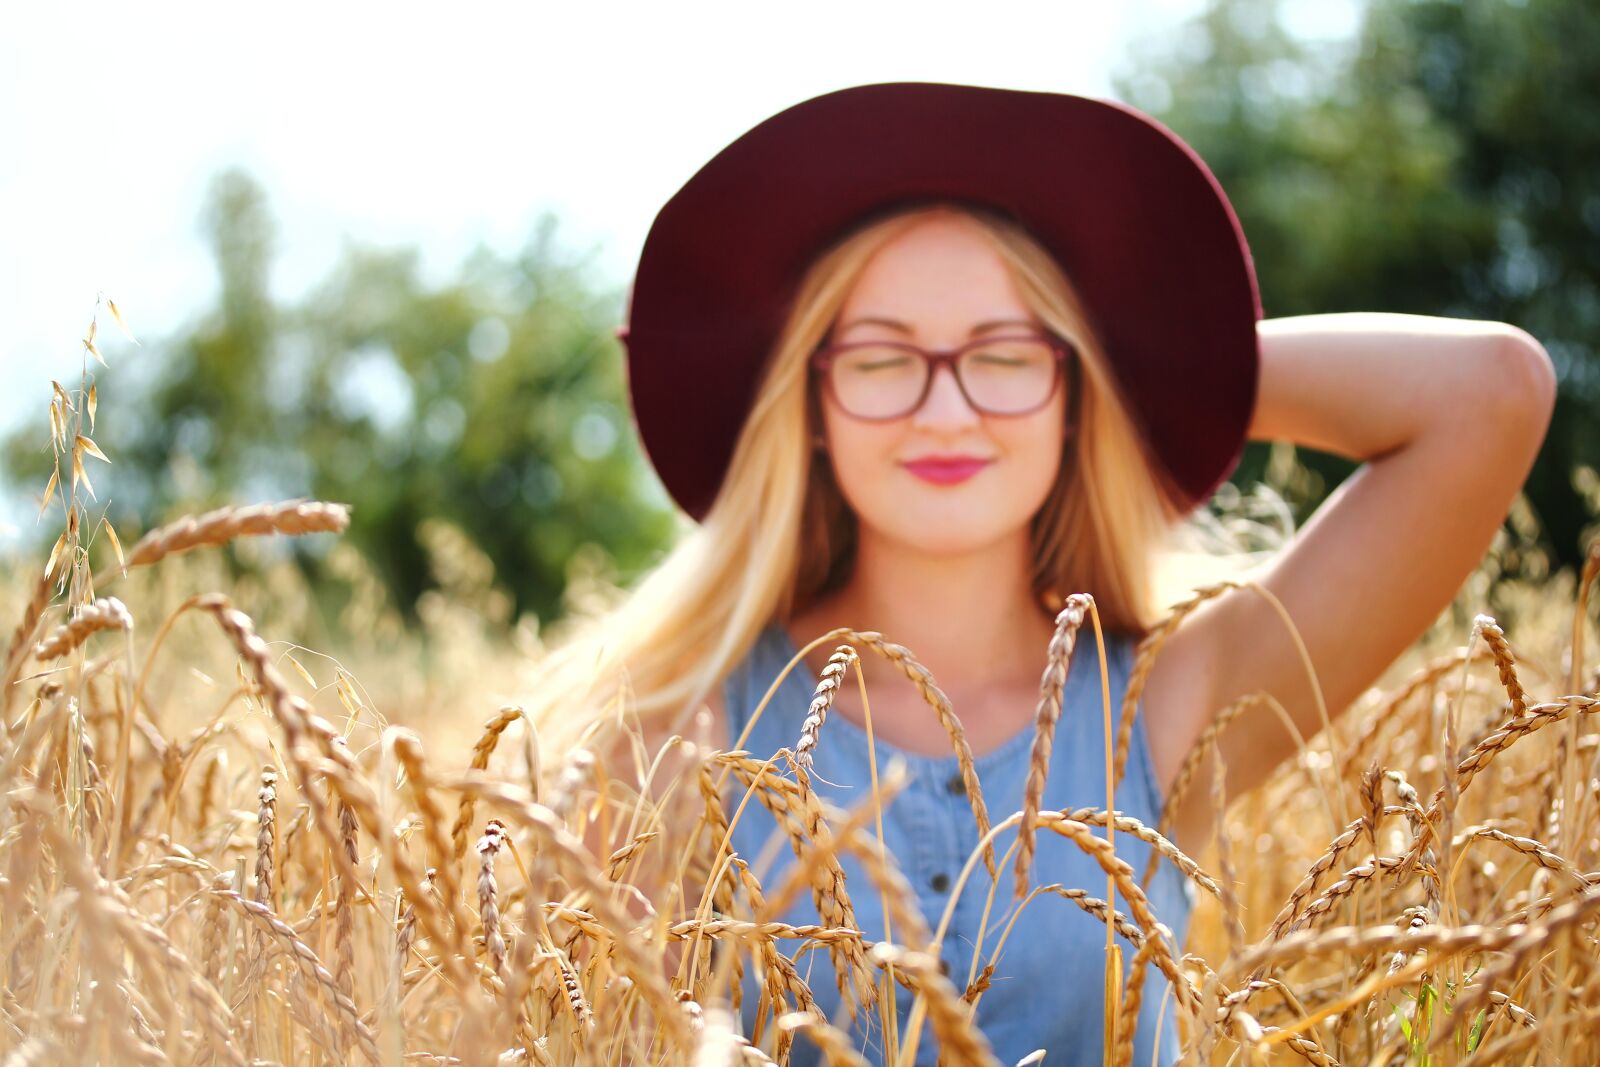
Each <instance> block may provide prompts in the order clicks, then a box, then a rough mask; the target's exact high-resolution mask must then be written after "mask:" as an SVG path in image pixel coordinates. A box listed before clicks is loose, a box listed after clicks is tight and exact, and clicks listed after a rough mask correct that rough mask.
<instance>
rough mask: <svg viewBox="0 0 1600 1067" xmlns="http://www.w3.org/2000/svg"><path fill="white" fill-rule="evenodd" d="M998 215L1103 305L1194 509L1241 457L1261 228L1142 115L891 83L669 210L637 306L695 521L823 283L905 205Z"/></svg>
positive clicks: (650, 418)
mask: <svg viewBox="0 0 1600 1067" xmlns="http://www.w3.org/2000/svg"><path fill="white" fill-rule="evenodd" d="M933 199H941V200H953V201H957V202H962V201H965V202H976V203H979V204H982V205H985V206H988V207H990V208H996V209H999V210H1000V211H1001V212H1002V213H1005V214H1008V215H1010V216H1011V217H1013V218H1014V219H1016V220H1017V221H1018V222H1020V223H1021V224H1022V225H1023V226H1024V227H1025V228H1026V229H1027V230H1028V231H1029V232H1030V233H1031V234H1033V236H1034V237H1035V238H1036V239H1037V240H1038V241H1039V242H1040V243H1041V244H1042V245H1043V246H1044V247H1045V248H1046V249H1048V250H1049V251H1050V252H1051V253H1052V255H1054V256H1055V258H1056V260H1057V261H1058V262H1059V263H1060V264H1061V266H1062V268H1063V269H1064V270H1065V272H1066V274H1067V276H1068V278H1069V279H1071V281H1072V282H1073V284H1074V285H1075V286H1076V288H1077V290H1078V292H1079V295H1080V296H1081V297H1082V298H1083V301H1084V303H1085V304H1086V305H1087V308H1088V311H1089V314H1090V317H1091V319H1092V321H1093V325H1094V328H1095V330H1096V333H1097V335H1098V336H1099V338H1100V340H1101V342H1102V344H1103V345H1104V347H1105V349H1106V352H1107V354H1108V357H1109V359H1110V361H1111V364H1112V367H1113V369H1114V370H1115V372H1116V374H1117V377H1118V378H1119V380H1120V382H1121V385H1122V387H1123V390H1124V393H1125V395H1126V396H1127V397H1128V398H1129V400H1130V402H1131V404H1132V406H1133V407H1134V409H1135V410H1134V415H1135V417H1136V418H1137V419H1138V421H1139V423H1140V426H1141V428H1142V430H1143V432H1144V434H1145V436H1146V438H1147V439H1148V440H1149V441H1150V442H1151V444H1152V445H1153V447H1154V452H1155V455H1156V458H1157V459H1158V460H1159V461H1160V462H1161V463H1162V464H1163V465H1164V466H1165V467H1166V468H1167V470H1168V471H1169V472H1170V473H1171V475H1172V478H1173V480H1174V482H1175V483H1176V484H1177V486H1178V487H1179V488H1180V489H1181V491H1182V492H1184V493H1185V494H1186V496H1187V500H1186V501H1185V503H1186V504H1187V507H1188V508H1189V510H1193V509H1194V508H1195V507H1198V506H1199V505H1200V504H1201V503H1203V502H1204V501H1205V500H1206V499H1207V498H1208V497H1209V496H1210V495H1211V493H1212V492H1213V491H1214V490H1215V489H1216V488H1217V487H1218V486H1219V485H1221V484H1222V482H1223V481H1224V480H1225V479H1226V478H1227V477H1228V475H1229V474H1230V473H1232V471H1233V469H1234V467H1235V466H1236V465H1237V464H1238V461H1239V457H1240V454H1241V453H1242V451H1243V449H1244V443H1245V439H1246V433H1247V430H1248V428H1249V424H1250V417H1251V413H1252V411H1253V409H1254V407H1255V396H1256V378H1257V370H1258V360H1259V354H1258V350H1257V341H1256V326H1255V324H1256V321H1257V320H1258V319H1260V318H1261V299H1260V294H1259V293H1258V291H1257V289H1256V279H1255V269H1254V266H1253V264H1252V262H1251V259H1250V250H1249V247H1248V246H1247V245H1246V243H1245V238H1244V232H1243V230H1242V229H1241V228H1240V226H1239V221H1238V219H1237V218H1236V217H1235V215H1234V213H1233V208H1232V207H1231V206H1230V205H1229V203H1228V199H1227V197H1226V195H1224V193H1223V191H1222V187H1221V186H1220V185H1219V184H1218V183H1217V181H1216V179H1215V178H1214V177H1213V176H1212V174H1211V171H1210V170H1209V169H1208V168H1207V167H1206V165H1205V163H1204V162H1203V161H1202V160H1201V159H1200V157H1199V156H1198V155H1197V154H1196V153H1195V152H1194V150H1193V149H1191V148H1190V147H1189V146H1188V145H1186V144H1185V143H1184V142H1183V141H1182V140H1180V139H1179V138H1178V137H1177V135H1176V134H1174V133H1173V132H1172V131H1171V130H1168V129H1167V128H1166V127H1165V126H1163V125H1161V124H1160V123H1158V122H1157V121H1155V120H1154V119H1152V118H1150V117H1149V116H1148V115H1145V114H1144V113H1143V112H1140V111H1137V110H1135V109H1134V108H1131V107H1129V106H1127V105H1125V104H1121V103H1117V102H1116V101H1112V100H1101V99H1095V98H1090V97H1083V96H1073V95H1069V94H1065V93H1045V92H1027V91H1021V90H1015V89H996V88H988V87H982V86H973V85H951V84H945V83H938V82H888V83H882V84H874V85H860V86H855V87H852V88H848V89H840V90H837V91H835V92H830V93H825V94H823V95H821V96H818V97H814V98H812V99H810V100H806V101H804V102H802V103H799V104H795V105H794V106H792V107H789V108H786V109H785V110H783V111H780V112H779V113H778V114H776V115H773V116H772V117H771V118H768V119H766V120H764V121H762V122H761V123H759V124H758V125H756V126H755V127H753V128H752V129H750V130H749V131H748V132H746V133H745V134H744V135H743V136H741V137H739V138H738V139H737V140H735V141H734V142H733V143H732V144H730V145H728V146H727V147H726V148H724V149H722V151H720V152H718V153H717V154H716V155H715V156H714V157H713V158H712V159H711V161H710V162H708V163H706V164H705V165H704V166H703V167H701V168H700V170H699V171H698V172H696V173H695V175H694V177H692V178H690V179H689V181H688V182H687V183H685V184H684V186H683V188H681V189H679V190H678V192H677V193H676V194H674V195H673V197H672V199H670V200H668V201H667V203H666V205H665V206H664V207H662V209H661V210H660V212H659V213H657V215H656V218H655V222H654V223H653V224H652V225H651V227H650V233H649V235H648V236H647V237H646V238H645V243H644V250H643V252H642V253H641V255H640V259H639V268H638V271H637V273H636V274H635V276H634V279H633V284H632V286H631V289H630V293H629V297H628V315H627V322H626V324H624V325H621V326H619V327H617V330H616V332H617V336H618V337H619V338H621V339H622V340H623V341H624V343H625V344H626V345H627V350H628V388H629V393H630V396H631V399H632V404H633V416H634V422H635V424H636V425H637V427H638V430H639V437H640V439H641V441H642V442H643V443H644V448H645V453H646V455H647V456H648V458H649V459H650V462H651V463H652V464H653V465H654V466H655V469H656V472H657V474H659V475H660V477H661V481H662V482H663V484H665V486H666V488H667V490H668V492H670V493H671V494H672V496H673V498H674V499H675V500H676V501H677V502H678V504H679V506H680V507H682V508H683V510H684V511H686V512H688V513H689V514H690V515H691V516H693V517H694V518H695V519H696V520H700V519H703V518H704V517H705V514H706V512H707V511H709V510H710V508H711V503H712V501H713V500H715V499H716V495H717V492H718V491H719V489H720V488H721V485H722V480H723V476H724V474H725V472H726V471H727V468H728V463H729V460H730V459H731V458H732V455H733V447H734V442H735V440H736V439H737V437H738V434H739V432H740V429H741V427H742V425H743V423H744V420H745V418H746V416H747V415H748V414H749V411H750V407H751V404H752V402H753V400H754V397H755V389H756V385H757V381H758V378H759V376H760V374H761V373H762V370H763V368H764V366H765V364H766V360H767V359H768V357H769V356H770V353H771V349H772V346H773V344H774V342H775V341H776V339H777V335H778V332H779V330H780V329H781V328H782V326H783V323H784V321H785V319H786V317H787V315H788V312H789V307H790V303H791V301H792V300H793V298H794V295H795V292H796V289H797V286H798V284H799V281H800V278H801V275H802V274H803V273H804V271H805V269H806V268H807V266H808V265H809V264H810V263H811V261H812V260H813V258H814V257H815V256H816V255H817V254H818V253H819V252H821V251H822V250H823V249H824V248H826V247H827V246H828V245H829V244H830V243H831V242H832V241H833V240H834V239H835V238H837V237H838V236H839V235H840V234H841V233H842V231H844V230H846V229H849V228H851V227H852V226H853V225H855V224H856V223H858V222H861V221H864V220H865V219H866V218H868V217H869V216H873V215H876V214H879V213H881V212H882V211H883V210H884V209H886V208H890V207H892V206H894V205H897V204H902V203H904V204H910V203H916V202H922V201H927V200H933Z"/></svg>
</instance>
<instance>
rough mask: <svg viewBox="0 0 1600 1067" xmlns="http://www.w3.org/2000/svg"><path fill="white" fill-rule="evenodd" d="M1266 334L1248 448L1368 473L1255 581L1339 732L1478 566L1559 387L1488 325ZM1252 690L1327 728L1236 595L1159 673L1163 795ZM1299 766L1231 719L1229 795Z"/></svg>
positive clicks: (1310, 727)
mask: <svg viewBox="0 0 1600 1067" xmlns="http://www.w3.org/2000/svg"><path fill="white" fill-rule="evenodd" d="M1258 335H1259V337H1260V339H1261V380H1260V386H1259V393H1258V399H1257V404H1256V410H1255V417H1254V420H1253V422H1252V425H1251V428H1250V437H1251V438H1252V439H1259V440H1276V439H1282V440H1289V441H1292V442H1294V443H1296V444H1298V445H1304V446H1306V447H1309V448H1314V449H1318V450H1322V451H1326V452H1332V453H1336V454H1339V455H1343V456H1347V457H1350V458H1352V459H1356V460H1360V461H1364V463H1363V466H1361V467H1360V468H1359V469H1358V470H1357V471H1356V472H1355V473H1354V474H1353V475H1351V476H1350V477H1349V478H1348V479H1347V480H1346V481H1345V482H1344V483H1343V484H1341V485H1340V486H1339V487H1338V488H1337V489H1336V490H1335V491H1334V492H1333V493H1332V494H1331V495H1330V496H1329V497H1328V499H1327V500H1326V501H1324V502H1323V504H1322V505H1321V507H1319V508H1318V509H1317V511H1316V513H1315V514H1314V515H1313V516H1312V517H1311V518H1310V519H1309V520H1308V521H1307V522H1306V523H1305V524H1304V525H1303V526H1302V528H1301V529H1300V530H1299V531H1298V532H1297V533H1296V535H1295V537H1294V539H1293V541H1292V542H1291V544H1290V545H1289V546H1288V547H1287V548H1285V549H1284V550H1283V551H1282V552H1281V553H1279V554H1278V555H1277V556H1275V557H1274V558H1273V559H1272V560H1270V561H1269V562H1268V563H1266V564H1265V565H1263V566H1262V567H1260V568H1258V569H1257V571H1256V572H1255V573H1254V574H1253V575H1252V577H1254V578H1255V579H1256V580H1257V581H1258V582H1260V583H1261V584H1262V585H1263V586H1265V587H1266V588H1267V589H1269V590H1270V591H1271V592H1272V593H1273V594H1274V595H1275V596H1276V597H1277V598H1278V599H1279V600H1280V601H1281V602H1282V604H1283V606H1284V608H1285V609H1286V610H1287V612H1288V613H1289V615H1290V617H1291V618H1292V619H1293V620H1294V623H1295V626H1296V627H1297V628H1298V630H1299V632H1300V636H1301V638H1302V640H1303V641H1304V642H1305V646H1306V649H1307V652H1308V653H1309V655H1310V659H1311V663H1312V665H1313V666H1314V667H1315V670H1316V674H1317V679H1318V681H1319V682H1320V685H1321V690H1322V695H1323V697H1324V699H1325V701H1326V706H1327V711H1328V714H1329V716H1330V717H1337V716H1338V715H1339V713H1340V712H1342V711H1343V710H1344V709H1345V708H1346V707H1347V706H1348V705H1349V704H1350V703H1351V702H1353V701H1354V700H1355V698H1356V697H1357V696H1359V695H1360V694H1361V693H1362V692H1363V691H1364V690H1365V689H1366V688H1367V687H1368V686H1370V685H1371V684H1372V683H1373V682H1374V681H1376V680H1377V678H1378V677H1379V675H1381V674H1382V673H1383V671H1384V670H1385V669H1386V668H1387V667H1388V666H1389V665H1390V664H1391V663H1393V662H1394V661H1395V660H1396V659H1397V658H1398V657H1399V656H1400V654H1401V653H1402V652H1404V651H1405V650H1406V648H1408V647H1409V646H1410V645H1411V644H1412V643H1413V642H1414V641H1416V640H1417V638H1418V637H1419V636H1420V635H1421V634H1422V633H1423V632H1424V631H1425V630H1426V629H1427V627H1428V626H1429V625H1430V624H1431V623H1432V622H1433V621H1434V620H1435V619H1436V618H1437V617H1438V615H1439V612H1440V611H1441V610H1443V609H1444V608H1445V607H1446V606H1447V605H1448V604H1449V602H1450V601H1451V600H1452V599H1453V598H1454V596H1455V594H1456V592H1457V591H1458V590H1459V589H1460V587H1461V583H1462V581H1463V580H1464V579H1465V578H1466V577H1467V576H1468V575H1469V574H1470V573H1471V571H1472V570H1473V568H1474V567H1475V566H1476V565H1477V564H1478V563H1479V562H1480V561H1481V559H1482V557H1483V554H1484V552H1485V550H1486V549H1487V548H1488V547H1489V544H1490V542H1491V541H1492V539H1493V537H1494V533H1495V531H1496V530H1497V529H1498V528H1499V526H1500V524H1501V523H1502V522H1503V521H1504V519H1505V516H1506V514H1507V513H1508V512H1509V510H1510V507H1511V504H1512V502H1513V501H1514V500H1515V498H1516V495H1517V493H1518V492H1519V491H1520V489H1521V488H1522V485H1523V483H1524V481H1525V480H1526V478H1527V476H1528V471H1529V468H1530V467H1531V466H1532V464H1533V461H1534V457H1535V456H1536V455H1537V454H1538V451H1539V447H1540V444H1541V443H1542V441H1543V440H1544V435H1545V431H1546V429H1547V427H1548V425H1549V421H1550V414H1551V409H1552V407H1553V405H1554V401H1555V391H1556V380H1555V373H1554V370H1553V368H1552V366H1551V363H1550V358H1549V356H1548V355H1547V354H1546V353H1545V350H1544V348H1543V347H1542V346H1541V345H1540V344H1539V343H1538V341H1536V340H1534V338H1532V337H1531V336H1529V335H1528V334H1527V333H1526V332H1524V331H1522V330H1520V329H1518V328H1516V327H1514V326H1509V325H1506V324H1504V323H1497V322H1475V321H1470V320H1463V319H1449V318H1429V317H1423V316H1414V315H1396V314H1379V313H1350V314H1333V315H1308V316H1300V317H1296V318H1287V319H1276V320H1268V321H1264V322H1262V323H1261V324H1260V325H1259V327H1258ZM1255 690H1265V691H1266V692H1268V693H1271V694H1273V695H1274V696H1275V697H1276V698H1277V699H1278V700H1279V701H1280V702H1281V703H1282V704H1283V706H1284V707H1285V708H1286V709H1287V711H1288V713H1289V715H1290V716H1291V717H1292V719H1293V720H1294V723H1295V725H1296V727H1297V728H1298V729H1299V730H1300V732H1301V733H1302V734H1303V735H1305V736H1308V737H1309V736H1310V735H1312V734H1315V733H1316V732H1317V731H1318V730H1320V729H1321V728H1322V716H1321V713H1320V712H1319V711H1318V707H1317V702H1316V699H1315V696H1314V693H1313V690H1312V687H1311V685H1310V682H1309V679H1308V678H1307V676H1306V673H1305V668H1304V666H1303V664H1302V661H1301V657H1300V655H1299V654H1298V652H1297V650H1296V648H1295V645H1294V642H1293V638H1292V637H1291V636H1290V634H1289V633H1288V632H1287V630H1286V629H1285V627H1284V625H1283V622H1282V620H1281V619H1280V618H1279V616H1278V615H1277V613H1276V612H1275V611H1274V610H1273V608H1272V606H1271V605H1270V604H1269V603H1268V602H1267V601H1266V600H1265V599H1264V598H1263V597H1262V596H1261V595H1260V594H1258V593H1256V592H1255V591H1253V590H1250V589H1238V590H1230V591H1229V592H1227V593H1225V594H1223V595H1222V596H1220V597H1218V598H1217V599H1216V600H1214V601H1211V602H1209V603H1208V604H1206V605H1205V606H1204V607H1202V608H1201V609H1200V610H1199V611H1197V612H1196V613H1195V615H1194V617H1193V618H1192V619H1191V620H1189V622H1187V623H1186V624H1185V625H1184V626H1183V627H1181V628H1180V629H1179V631H1178V632H1177V633H1176V634H1174V635H1173V637H1172V639H1171V640H1170V641H1169V642H1168V645H1167V648H1166V649H1165V650H1164V651H1163V653H1162V655H1161V656H1160V657H1158V661H1157V663H1156V666H1155V668H1154V669H1153V670H1152V672H1151V676H1150V679H1149V683H1148V685H1147V688H1146V696H1145V703H1146V708H1147V709H1148V711H1147V714H1149V715H1150V716H1151V717H1152V721H1159V727H1158V728H1157V729H1156V730H1155V731H1153V732H1152V746H1153V749H1154V752H1153V755H1154V759H1155V765H1156V771H1157V773H1158V775H1160V776H1161V779H1162V781H1163V782H1164V783H1170V781H1171V779H1172V775H1173V774H1174V773H1175V771H1176V770H1177V767H1178V764H1179V762H1180V761H1181V760H1182V759H1183V757H1184V755H1185V753H1186V752H1187V751H1188V748H1189V746H1190V744H1192V743H1193V741H1194V739H1195V738H1196V737H1197V736H1198V735H1199V733H1200V731H1201V730H1202V729H1203V728H1204V726H1205V724H1206V722H1207V721H1208V720H1209V719H1210V717H1211V715H1212V714H1213V713H1214V712H1215V711H1216V710H1217V709H1219V708H1221V707H1223V706H1225V705H1226V704H1228V703H1229V702H1231V701H1233V700H1234V699H1236V698H1238V697H1240V696H1242V695H1244V694H1247V693H1250V692H1252V691H1255ZM1158 735H1159V736H1158ZM1293 751H1294V742H1293V741H1292V739H1291V738H1290V737H1289V736H1288V735H1287V733H1286V732H1285V730H1284V729H1283V726H1282V724H1281V723H1280V722H1279V721H1278V720H1277V718H1276V717H1274V716H1273V715H1271V714H1270V713H1267V712H1264V711H1262V712H1259V713H1258V712H1256V711H1252V712H1250V713H1247V714H1245V715H1242V716H1240V718H1239V719H1238V720H1237V721H1236V723H1235V725H1234V726H1233V727H1231V728H1230V729H1229V730H1228V731H1227V733H1226V734H1225V735H1224V741H1223V744H1222V753H1223V758H1224V760H1226V762H1227V766H1228V782H1227V784H1228V789H1229V794H1230V795H1237V794H1238V793H1239V792H1241V791H1243V790H1247V789H1249V788H1251V787H1252V786H1254V785H1256V784H1258V783H1259V782H1260V781H1262V780H1263V779H1264V778H1265V777H1266V776H1267V775H1268V774H1269V773H1270V772H1271V771H1272V770H1273V768H1274V767H1276V766H1277V764H1278V763H1280V762H1281V761H1282V760H1283V759H1284V758H1286V757H1287V756H1289V755H1290V754H1291V753H1292V752H1293ZM1200 792H1202V793H1203V791H1200ZM1187 808H1188V809H1189V810H1188V811H1187V812H1186V815H1185V817H1184V819H1183V820H1182V822H1181V823H1180V838H1182V837H1190V836H1191V835H1192V834H1193V833H1194V832H1195V829H1196V828H1197V827H1203V826H1204V825H1205V823H1206V821H1207V820H1209V818H1210V813H1209V811H1208V810H1206V805H1205V802H1204V801H1203V800H1199V801H1196V802H1195V803H1192V804H1189V805H1187ZM1185 824H1186V825H1187V830H1185V829H1184V826H1185Z"/></svg>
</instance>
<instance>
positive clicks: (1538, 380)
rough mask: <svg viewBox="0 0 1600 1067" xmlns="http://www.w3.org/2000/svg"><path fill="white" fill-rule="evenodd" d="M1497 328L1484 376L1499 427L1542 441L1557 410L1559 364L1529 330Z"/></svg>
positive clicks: (1499, 326) (1503, 325)
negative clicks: (1557, 364)
mask: <svg viewBox="0 0 1600 1067" xmlns="http://www.w3.org/2000/svg"><path fill="white" fill-rule="evenodd" d="M1495 325H1496V327H1497V328H1496V330H1495V332H1494V334H1493V335H1492V343H1491V345H1490V347H1489V350H1488V352H1487V361H1488V363H1489V367H1488V371H1487V373H1485V375H1484V382H1485V384H1486V385H1487V386H1488V388H1487V389H1486V390H1485V392H1486V394H1487V401H1488V405H1489V407H1490V409H1491V411H1492V413H1493V416H1494V417H1495V421H1496V422H1497V424H1499V425H1502V426H1505V427H1506V428H1507V429H1508V430H1510V431H1512V432H1516V433H1519V434H1520V433H1525V434H1527V435H1529V436H1530V437H1532V438H1533V439H1534V440H1536V441H1542V440H1543V439H1544V435H1545V432H1546V431H1547V430H1548V429H1549V427H1550V419H1551V417H1552V415H1553V414H1554V411H1555V403H1556V391H1557V383H1556V369H1555V364H1554V363H1553V362H1552V361H1551V359H1550V353H1549V352H1547V351H1545V347H1544V345H1542V344H1540V343H1539V341H1538V340H1537V339H1535V338H1534V336H1533V335H1532V334H1530V333H1528V332H1527V331H1526V330H1523V329H1521V328H1519V327H1517V326H1512V325H1510V324H1508V323H1496V324H1495Z"/></svg>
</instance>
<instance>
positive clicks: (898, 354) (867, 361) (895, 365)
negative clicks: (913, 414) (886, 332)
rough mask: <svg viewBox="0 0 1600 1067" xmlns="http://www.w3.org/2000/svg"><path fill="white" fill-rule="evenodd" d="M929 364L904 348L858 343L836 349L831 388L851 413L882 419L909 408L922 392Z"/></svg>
mask: <svg viewBox="0 0 1600 1067" xmlns="http://www.w3.org/2000/svg"><path fill="white" fill-rule="evenodd" d="M927 373H928V364H927V361H926V360H924V359H923V358H922V357H921V356H919V355H917V354H916V353H915V352H913V351H911V350H910V349H907V348H897V347H895V346H894V345H860V346H852V347H850V348H846V349H842V350H841V351H839V352H838V353H837V354H836V356H835V358H834V360H833V367H832V374H833V392H834V396H835V397H836V398H837V399H838V401H839V404H840V406H841V407H843V408H844V409H845V410H846V411H848V412H850V414H852V415H859V416H861V417H862V418H866V419H884V418H890V417H892V416H895V415H900V414H903V413H905V412H907V411H909V410H910V409H911V405H912V404H915V403H916V402H917V397H918V396H920V395H922V383H923V379H924V378H925V377H926V376H927Z"/></svg>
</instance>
